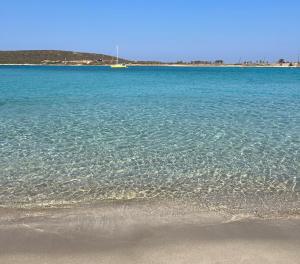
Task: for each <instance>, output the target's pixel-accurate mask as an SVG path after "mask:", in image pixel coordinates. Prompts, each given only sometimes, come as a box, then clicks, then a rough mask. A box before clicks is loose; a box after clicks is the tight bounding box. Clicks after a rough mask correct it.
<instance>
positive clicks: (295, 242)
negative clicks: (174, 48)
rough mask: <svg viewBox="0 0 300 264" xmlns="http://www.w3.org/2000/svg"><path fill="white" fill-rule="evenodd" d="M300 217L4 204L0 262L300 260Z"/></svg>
mask: <svg viewBox="0 0 300 264" xmlns="http://www.w3.org/2000/svg"><path fill="white" fill-rule="evenodd" d="M299 259H300V218H299V216H282V217H271V218H257V217H253V216H250V215H229V214H225V213H220V212H208V211H204V210H200V209H199V208H197V207H193V206H185V205H182V204H181V205H174V204H164V205H161V204H160V205H156V204H145V203H137V204H131V203H127V204H107V205H101V206H93V207H91V206H85V207H80V208H69V209H67V208H64V209H62V208H61V209H35V210H33V209H31V210H24V209H23V210H20V209H19V210H17V209H0V263H5V264H10V263H14V264H17V263H25V264H27V263H28V264H29V263H32V264H35V263H64V264H68V263H76V264H77V263H87V264H89V263H263V264H266V263H272V264H273V263H289V264H293V263H295V264H296V263H299Z"/></svg>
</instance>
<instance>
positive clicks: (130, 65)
mask: <svg viewBox="0 0 300 264" xmlns="http://www.w3.org/2000/svg"><path fill="white" fill-rule="evenodd" d="M126 65H127V66H128V67H186V68H300V65H298V66H297V65H293V66H288V65H282V66H280V65H251V66H248V65H235V64H226V65H203V64H199V65H197V64H195V65H187V64H126ZM0 66H59V67H79V66H87V67H110V66H111V64H105V65H88V64H74V65H67V64H29V63H24V64H0Z"/></svg>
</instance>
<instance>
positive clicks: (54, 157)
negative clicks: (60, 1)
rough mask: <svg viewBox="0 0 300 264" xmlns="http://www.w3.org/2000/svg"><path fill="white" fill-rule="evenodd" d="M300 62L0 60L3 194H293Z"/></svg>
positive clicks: (212, 202)
mask: <svg viewBox="0 0 300 264" xmlns="http://www.w3.org/2000/svg"><path fill="white" fill-rule="evenodd" d="M299 185H300V69H297V68H292V69H288V68H287V69H283V68H280V69H276V68H179V67H178V68H177V67H176V68H175V67H131V68H128V69H126V70H112V69H110V68H106V67H87V66H84V67H56V66H50V67H47V66H41V67H40V66H1V67H0V204H2V205H14V204H20V203H21V204H36V203H45V204H47V203H53V204H55V203H62V202H73V203H77V202H82V201H97V200H111V199H113V200H114V199H118V200H119V199H121V200H123V199H124V200H127V199H132V198H140V199H172V200H186V199H188V200H192V201H194V202H199V203H201V204H205V205H207V206H218V205H219V206H236V207H240V208H242V207H243V206H247V205H249V204H256V205H257V206H266V204H267V206H271V205H270V204H271V203H273V204H274V205H275V206H276V207H277V206H279V205H278V203H280V205H281V206H282V207H284V208H287V207H288V206H295V203H296V204H298V202H299V192H300V187H299Z"/></svg>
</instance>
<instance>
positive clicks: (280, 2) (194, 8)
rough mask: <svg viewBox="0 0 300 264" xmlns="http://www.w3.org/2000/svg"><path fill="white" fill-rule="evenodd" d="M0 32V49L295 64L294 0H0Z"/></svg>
mask: <svg viewBox="0 0 300 264" xmlns="http://www.w3.org/2000/svg"><path fill="white" fill-rule="evenodd" d="M0 32H1V34H0V50H19V49H61V50H75V51H90V52H99V53H105V54H114V53H115V46H116V44H118V45H119V46H120V56H121V57H125V58H130V59H140V60H163V61H174V60H198V59H203V60H205V59H207V60H213V59H219V58H222V59H224V60H225V61H227V62H233V61H238V60H239V59H240V58H241V59H242V60H256V59H262V58H265V59H268V60H270V61H274V60H277V59H278V58H281V57H283V58H285V59H290V60H292V59H293V60H297V56H298V55H300V0H144V1H143V0H122V1H121V0H1V2H0Z"/></svg>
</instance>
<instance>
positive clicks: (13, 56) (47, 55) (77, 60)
mask: <svg viewBox="0 0 300 264" xmlns="http://www.w3.org/2000/svg"><path fill="white" fill-rule="evenodd" d="M115 62H116V57H113V56H108V55H104V54H96V53H87V52H73V51H63V50H18V51H0V64H71V65H72V64H75V65H76V64H88V65H104V64H113V63H115ZM119 62H120V63H131V61H129V60H125V59H119Z"/></svg>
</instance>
